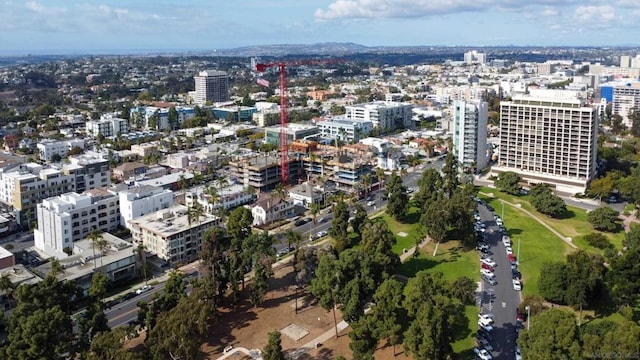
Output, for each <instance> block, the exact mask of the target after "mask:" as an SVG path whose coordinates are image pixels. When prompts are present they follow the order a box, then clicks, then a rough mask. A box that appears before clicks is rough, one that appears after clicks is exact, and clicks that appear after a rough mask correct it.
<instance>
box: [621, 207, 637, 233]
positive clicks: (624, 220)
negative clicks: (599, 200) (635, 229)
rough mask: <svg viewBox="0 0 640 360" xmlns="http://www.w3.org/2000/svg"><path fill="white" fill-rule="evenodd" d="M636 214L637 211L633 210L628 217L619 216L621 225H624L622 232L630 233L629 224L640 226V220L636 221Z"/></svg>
mask: <svg viewBox="0 0 640 360" xmlns="http://www.w3.org/2000/svg"><path fill="white" fill-rule="evenodd" d="M636 214H637V210H634V211H633V212H632V213H631V214H629V215H628V216H627V215H622V214H620V219H622V224H623V225H624V232H626V233H628V232H629V231H631V223H636V224H640V220H638V219H636Z"/></svg>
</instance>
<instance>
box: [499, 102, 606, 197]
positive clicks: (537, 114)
mask: <svg viewBox="0 0 640 360" xmlns="http://www.w3.org/2000/svg"><path fill="white" fill-rule="evenodd" d="M597 139H598V112H597V108H596V107H586V106H585V105H584V103H583V102H582V100H580V99H578V98H566V99H558V98H556V99H552V98H543V97H535V98H534V97H524V96H523V97H514V98H513V100H512V101H508V102H503V103H501V104H500V148H499V159H498V165H497V166H494V167H493V168H492V169H491V172H492V174H493V175H498V174H500V173H501V172H504V171H513V172H516V173H518V174H519V175H520V176H521V177H522V178H523V180H524V181H526V182H528V183H529V184H536V183H546V184H549V185H550V186H551V187H552V188H555V189H557V190H559V191H562V192H567V193H571V194H574V193H581V192H584V191H585V190H586V188H587V186H588V184H589V182H590V181H591V179H592V178H593V177H594V176H595V175H596V165H597V162H596V154H597V152H596V148H597Z"/></svg>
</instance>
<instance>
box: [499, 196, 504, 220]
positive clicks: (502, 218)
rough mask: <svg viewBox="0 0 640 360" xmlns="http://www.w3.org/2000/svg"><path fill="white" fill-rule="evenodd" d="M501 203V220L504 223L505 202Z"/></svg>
mask: <svg viewBox="0 0 640 360" xmlns="http://www.w3.org/2000/svg"><path fill="white" fill-rule="evenodd" d="M500 203H501V204H502V216H501V217H500V219H501V220H502V222H503V223H504V200H500Z"/></svg>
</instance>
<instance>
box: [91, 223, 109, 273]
mask: <svg viewBox="0 0 640 360" xmlns="http://www.w3.org/2000/svg"><path fill="white" fill-rule="evenodd" d="M87 239H89V240H91V244H92V245H93V246H92V248H93V270H95V269H96V246H98V248H100V254H101V255H102V250H104V247H105V246H106V244H103V242H104V243H106V240H104V239H103V238H102V235H100V232H99V231H98V230H97V229H93V230H91V232H90V233H89V236H87ZM100 261H102V256H100Z"/></svg>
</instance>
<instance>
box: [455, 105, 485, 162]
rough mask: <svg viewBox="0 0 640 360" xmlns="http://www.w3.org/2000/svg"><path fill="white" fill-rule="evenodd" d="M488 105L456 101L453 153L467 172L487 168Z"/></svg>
mask: <svg viewBox="0 0 640 360" xmlns="http://www.w3.org/2000/svg"><path fill="white" fill-rule="evenodd" d="M487 119H488V105H487V103H486V102H484V101H478V100H472V101H461V100H459V101H456V103H455V113H454V117H453V151H454V154H455V156H456V160H458V163H459V164H460V166H462V168H463V169H465V170H472V171H476V172H477V171H479V170H482V169H483V168H485V167H486V166H487Z"/></svg>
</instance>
